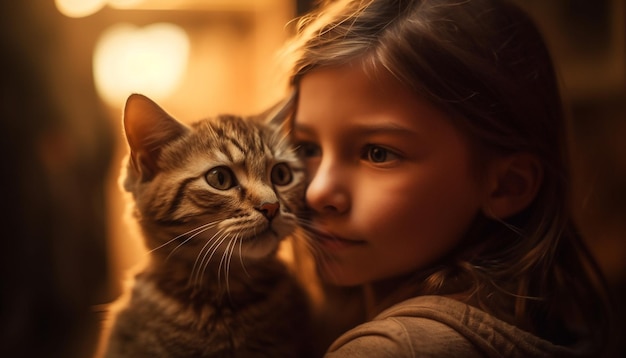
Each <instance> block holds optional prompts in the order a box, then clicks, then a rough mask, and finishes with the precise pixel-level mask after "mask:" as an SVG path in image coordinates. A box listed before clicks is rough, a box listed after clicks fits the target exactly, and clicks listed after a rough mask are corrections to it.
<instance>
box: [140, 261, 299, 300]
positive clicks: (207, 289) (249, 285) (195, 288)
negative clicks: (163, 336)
mask: <svg viewBox="0 0 626 358" xmlns="http://www.w3.org/2000/svg"><path fill="white" fill-rule="evenodd" d="M286 272H287V269H286V267H285V265H284V264H283V263H282V262H280V261H279V260H278V259H277V258H275V257H272V258H268V259H265V260H263V261H257V262H249V263H246V264H245V266H244V265H241V264H240V263H239V262H238V263H237V264H231V265H230V267H229V268H228V271H227V272H226V271H225V269H224V268H223V267H222V269H221V270H220V269H218V268H217V267H208V268H206V270H203V271H202V272H194V269H193V265H192V264H190V263H189V261H188V260H175V259H171V258H170V259H168V260H166V259H163V258H152V259H151V260H150V261H149V262H148V264H147V265H146V267H145V268H144V269H143V270H142V272H141V273H139V274H138V275H137V279H138V280H146V281H150V282H151V283H152V284H153V285H154V286H155V287H156V288H157V289H158V290H159V291H161V292H163V293H164V294H166V295H168V296H170V297H172V298H174V299H176V300H178V301H180V302H183V303H189V304H198V305H204V304H215V305H221V304H222V303H223V302H225V301H228V302H229V303H230V304H233V303H234V304H237V303H241V304H245V303H246V302H250V301H255V300H256V299H262V297H263V295H264V294H265V293H266V292H267V289H268V287H271V286H273V285H276V284H279V283H280V281H281V280H284V278H285V276H286Z"/></svg>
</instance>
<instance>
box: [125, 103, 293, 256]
mask: <svg viewBox="0 0 626 358" xmlns="http://www.w3.org/2000/svg"><path fill="white" fill-rule="evenodd" d="M289 107H290V106H282V107H278V108H279V109H278V110H272V111H268V112H267V113H265V114H264V115H260V116H257V117H250V118H242V117H238V116H231V115H222V116H217V117H214V118H208V119H204V120H201V121H198V122H196V123H193V124H192V125H190V126H187V125H185V124H183V123H181V122H179V121H177V120H176V119H174V118H173V117H171V116H170V115H168V114H167V113H166V112H165V111H164V110H163V109H161V108H160V107H159V106H158V105H157V104H156V103H154V102H153V101H152V100H150V99H148V98H147V97H145V96H142V95H138V94H134V95H131V96H130V97H129V98H128V100H127V102H126V107H125V109H124V129H125V134H126V139H127V141H128V145H129V147H130V154H129V155H128V157H127V161H126V164H125V166H126V168H125V174H123V176H122V178H121V179H122V180H123V187H124V189H125V190H126V191H128V192H130V193H131V194H132V196H133V198H134V201H135V216H136V217H137V219H138V221H139V224H140V226H141V228H142V230H143V233H144V237H145V240H146V245H147V247H148V249H150V250H154V251H153V253H154V254H157V255H159V254H161V255H164V254H167V255H168V256H170V257H171V258H176V257H180V258H183V259H189V258H192V259H194V258H195V259H198V257H200V256H199V255H205V256H204V257H205V259H206V260H208V259H209V258H210V257H214V258H213V259H214V260H216V261H218V262H219V260H220V258H221V257H223V254H224V253H226V254H229V255H231V256H232V255H234V256H239V255H241V256H242V258H244V259H245V258H248V259H255V258H262V257H266V256H268V255H271V254H273V253H274V252H275V251H276V249H277V247H278V244H279V241H280V240H281V239H283V238H284V237H285V236H286V235H289V234H290V233H291V232H292V231H293V229H294V228H295V225H296V211H297V210H299V209H300V208H301V206H302V203H303V201H304V190H305V181H304V168H303V166H302V165H301V164H300V162H299V161H298V158H297V155H296V153H295V151H294V150H293V148H292V147H291V146H290V142H289V138H288V135H287V133H285V131H284V130H282V127H283V126H282V124H283V122H284V121H285V120H286V118H287V115H288V113H286V112H285V111H284V110H280V108H289Z"/></svg>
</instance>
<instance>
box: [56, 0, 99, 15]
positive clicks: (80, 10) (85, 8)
mask: <svg viewBox="0 0 626 358" xmlns="http://www.w3.org/2000/svg"><path fill="white" fill-rule="evenodd" d="M54 3H55V4H56V6H57V9H58V10H59V12H61V13H62V14H63V15H65V16H68V17H85V16H89V15H91V14H94V13H96V12H98V11H99V10H100V9H102V8H103V7H104V5H106V3H107V1H106V0H54Z"/></svg>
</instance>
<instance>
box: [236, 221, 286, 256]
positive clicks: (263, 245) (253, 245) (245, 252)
mask: <svg viewBox="0 0 626 358" xmlns="http://www.w3.org/2000/svg"><path fill="white" fill-rule="evenodd" d="M282 237H284V236H281V235H279V234H278V233H277V232H276V231H274V230H272V229H269V228H268V229H267V230H265V231H264V232H262V233H259V234H256V235H254V236H251V237H249V238H246V239H243V240H242V247H241V256H242V258H244V259H252V260H259V259H264V258H266V257H269V256H273V255H275V254H276V252H277V251H278V247H279V245H280V242H281V240H282Z"/></svg>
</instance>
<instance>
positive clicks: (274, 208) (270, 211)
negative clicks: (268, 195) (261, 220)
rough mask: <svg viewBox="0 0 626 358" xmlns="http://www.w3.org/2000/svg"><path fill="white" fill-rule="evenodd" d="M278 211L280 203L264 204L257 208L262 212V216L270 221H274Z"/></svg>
mask: <svg viewBox="0 0 626 358" xmlns="http://www.w3.org/2000/svg"><path fill="white" fill-rule="evenodd" d="M278 209H280V204H279V203H278V202H275V203H263V204H261V206H260V207H258V208H257V210H258V211H260V212H261V214H263V215H264V216H265V217H266V218H267V220H269V221H272V219H273V218H274V217H275V216H276V214H278Z"/></svg>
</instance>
